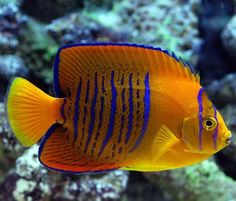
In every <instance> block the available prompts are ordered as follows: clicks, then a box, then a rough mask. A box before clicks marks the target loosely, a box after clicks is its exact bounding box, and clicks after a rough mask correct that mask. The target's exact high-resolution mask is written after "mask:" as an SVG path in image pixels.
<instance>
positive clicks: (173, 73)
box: [54, 43, 200, 97]
mask: <svg viewBox="0 0 236 201" xmlns="http://www.w3.org/2000/svg"><path fill="white" fill-rule="evenodd" d="M111 70H119V71H123V72H127V71H132V72H137V71H140V70H141V71H149V72H154V73H157V74H158V75H159V76H170V77H173V78H183V79H187V80H190V81H193V82H197V83H199V82H200V78H199V75H198V74H197V73H194V72H193V70H192V68H191V66H190V65H188V64H186V63H185V62H183V60H182V59H181V58H178V57H177V56H176V55H175V54H174V53H170V52H169V51H167V50H163V49H161V48H154V47H151V46H144V45H136V44H124V43H118V44H116V43H94V44H78V45H71V46H65V47H62V48H61V49H59V51H58V53H57V56H56V60H55V66H54V89H55V93H56V95H57V96H59V97H60V96H64V95H66V93H67V90H68V88H70V87H72V86H77V84H78V83H76V82H78V80H79V79H78V78H79V77H83V76H87V75H88V74H90V73H95V72H100V73H106V72H109V73H110V71H111ZM72 88H73V87H72Z"/></svg>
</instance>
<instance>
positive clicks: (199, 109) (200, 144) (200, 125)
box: [197, 88, 204, 150]
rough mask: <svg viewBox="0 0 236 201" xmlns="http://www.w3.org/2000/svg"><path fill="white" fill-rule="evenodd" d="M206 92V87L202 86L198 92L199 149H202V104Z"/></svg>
mask: <svg viewBox="0 0 236 201" xmlns="http://www.w3.org/2000/svg"><path fill="white" fill-rule="evenodd" d="M203 92H204V89H203V88H201V89H200V90H199V92H198V96H197V100H198V122H199V132H198V140H199V146H198V147H199V150H202V131H203V126H202V121H203V117H202V111H203V106H202V94H203Z"/></svg>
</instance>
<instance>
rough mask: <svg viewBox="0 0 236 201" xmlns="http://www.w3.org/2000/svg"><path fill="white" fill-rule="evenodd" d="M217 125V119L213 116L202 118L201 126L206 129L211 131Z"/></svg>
mask: <svg viewBox="0 0 236 201" xmlns="http://www.w3.org/2000/svg"><path fill="white" fill-rule="evenodd" d="M216 126H217V121H216V119H215V118H213V117H205V118H204V119H203V128H204V129H205V130H206V131H212V130H214V129H215V128H216Z"/></svg>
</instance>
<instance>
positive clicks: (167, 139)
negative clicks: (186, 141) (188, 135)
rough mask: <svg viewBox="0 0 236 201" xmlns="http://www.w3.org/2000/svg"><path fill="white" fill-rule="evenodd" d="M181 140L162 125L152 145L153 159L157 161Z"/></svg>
mask: <svg viewBox="0 0 236 201" xmlns="http://www.w3.org/2000/svg"><path fill="white" fill-rule="evenodd" d="M179 141H180V140H179V139H178V138H177V137H175V135H174V134H173V133H172V132H171V131H170V130H169V128H167V127H166V126H165V125H162V126H161V128H160V130H159V132H158V133H157V135H156V137H155V138H154V142H153V145H152V152H151V154H152V161H153V162H155V161H157V160H158V159H159V158H160V157H161V156H162V155H163V154H164V153H165V152H166V151H168V150H169V149H170V148H171V147H172V146H173V145H174V144H176V143H178V142H179Z"/></svg>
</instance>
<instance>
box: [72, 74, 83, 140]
mask: <svg viewBox="0 0 236 201" xmlns="http://www.w3.org/2000/svg"><path fill="white" fill-rule="evenodd" d="M81 88H82V79H81V78H80V81H79V85H78V89H77V93H76V98H75V113H74V122H73V123H74V143H75V141H76V140H77V137H78V120H79V103H80V95H81Z"/></svg>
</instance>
